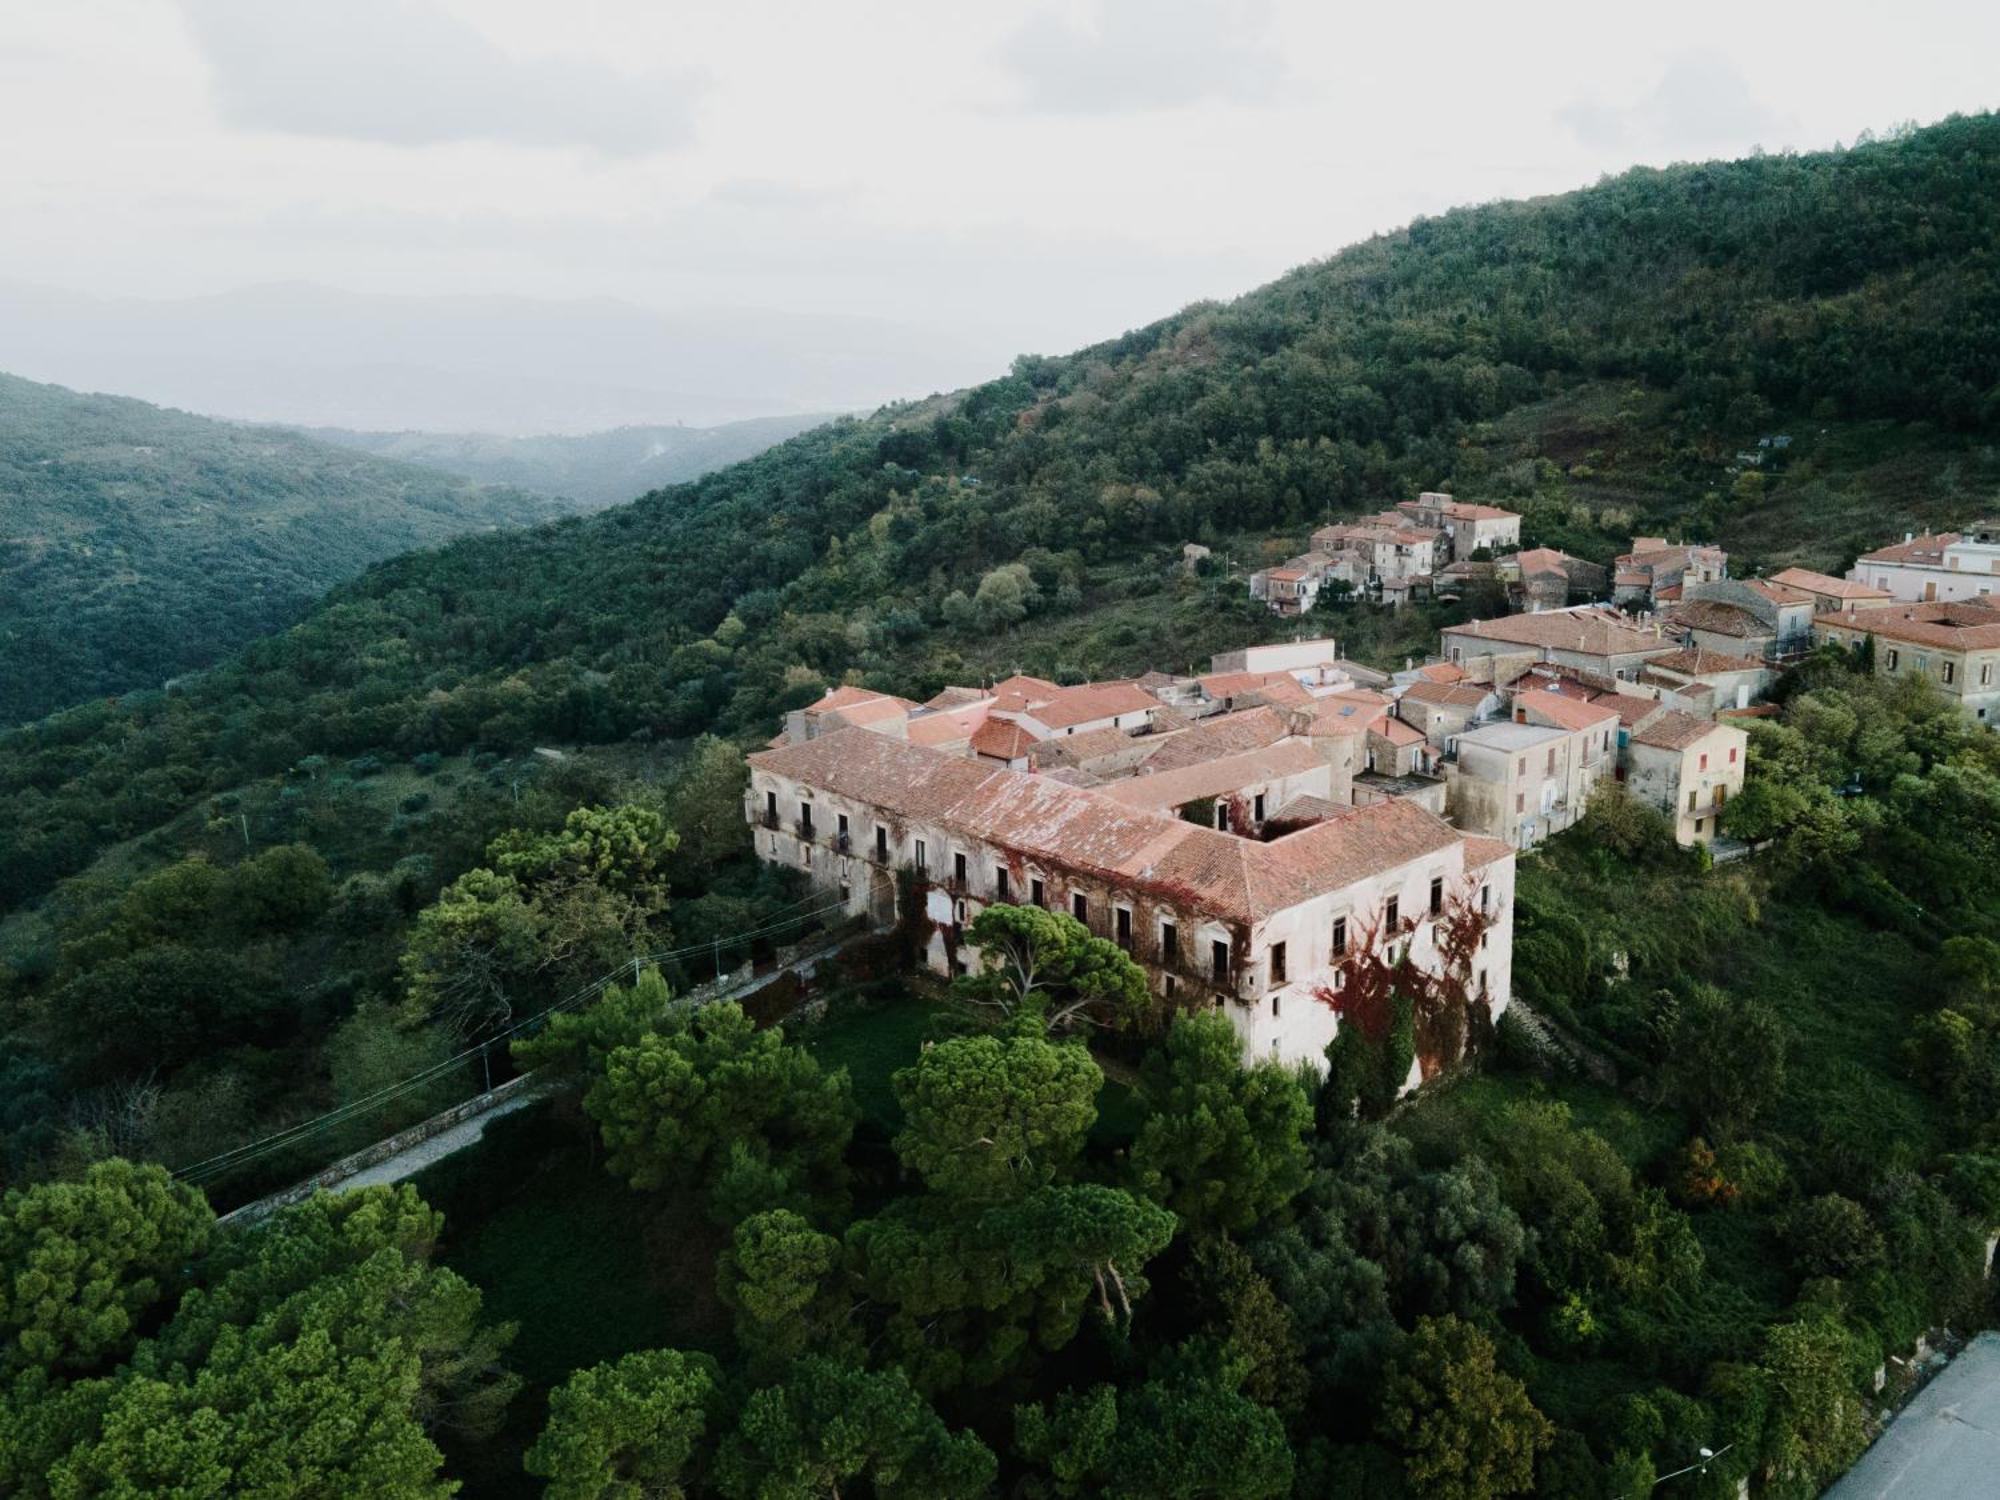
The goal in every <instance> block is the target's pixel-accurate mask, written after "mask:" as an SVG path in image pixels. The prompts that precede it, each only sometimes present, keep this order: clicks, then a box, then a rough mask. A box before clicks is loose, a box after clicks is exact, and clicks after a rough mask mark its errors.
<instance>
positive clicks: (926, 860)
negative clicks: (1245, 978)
mask: <svg viewBox="0 0 2000 1500" xmlns="http://www.w3.org/2000/svg"><path fill="white" fill-rule="evenodd" d="M1262 800H1263V799H1262V798H1261V797H1260V798H1258V801H1259V802H1262ZM764 805H765V813H766V817H765V822H766V824H767V825H768V826H770V827H772V828H776V827H777V826H778V794H777V793H776V792H767V793H765V804H764ZM1259 815H1260V816H1261V809H1260V810H1259ZM837 819H838V821H837V823H836V833H835V837H836V840H837V844H838V847H839V849H840V850H841V851H842V852H846V851H847V848H848V840H849V830H848V817H847V814H846V813H840V814H837ZM798 829H799V834H800V836H801V838H802V839H804V840H806V841H807V842H805V843H804V844H802V845H801V848H800V863H801V864H802V865H803V866H804V867H805V868H807V869H810V868H812V844H811V842H810V840H811V839H812V838H813V835H814V825H813V816H812V803H811V802H809V801H806V800H804V799H801V801H800V802H799V822H798ZM912 844H913V849H912V856H913V857H912V868H913V869H914V870H915V871H916V873H917V874H919V875H926V874H928V873H929V872H930V845H929V841H928V840H926V839H921V838H919V839H915V840H913V841H912ZM772 852H773V853H774V854H775V853H776V852H777V843H776V840H773V841H772ZM875 857H876V859H877V861H878V862H880V863H883V864H886V863H888V859H889V830H888V828H887V827H886V826H885V825H883V824H880V823H878V824H876V825H875ZM951 858H952V877H951V878H952V882H953V885H954V886H955V887H956V889H958V890H961V891H963V890H966V889H968V888H969V886H970V883H971V881H970V873H971V872H970V868H969V861H968V859H967V857H966V855H965V853H964V852H963V851H961V850H954V851H953V852H952V857H951ZM851 894H852V888H851V887H850V885H849V884H848V882H847V881H845V880H843V881H841V883H840V897H841V900H842V901H843V902H845V901H847V900H849V899H850V898H851ZM1027 897H1028V903H1029V904H1030V905H1032V906H1039V907H1043V908H1046V907H1047V906H1048V905H1049V896H1048V886H1047V883H1046V882H1045V881H1044V880H1043V879H1042V877H1041V876H1039V875H1035V876H1030V877H1029V879H1028V891H1027ZM1491 897H1492V888H1491V887H1490V886H1487V885H1481V886H1480V889H1479V909H1480V912H1481V913H1482V915H1483V914H1485V913H1486V912H1487V911H1488V910H1489V904H1490V901H1491ZM1013 899H1014V890H1013V874H1012V872H1011V871H1010V870H1009V869H1008V868H1007V867H1006V866H1005V865H995V866H994V867H993V900H994V901H996V902H1009V901H1012V900H1013ZM1428 906H1429V914H1430V916H1432V917H1433V918H1435V917H1438V916H1441V915H1442V914H1443V912H1444V877H1443V876H1441V875H1434V876H1432V877H1431V882H1430V893H1429V901H1428ZM1069 910H1070V915H1071V916H1073V917H1075V918H1076V920H1077V921H1079V922H1081V923H1082V924H1083V925H1084V926H1086V927H1088V926H1090V918H1091V906H1090V897H1089V895H1088V894H1087V893H1086V892H1084V891H1079V890H1072V891H1071V892H1070V893H1069ZM1111 911H1112V935H1113V939H1114V941H1116V943H1117V944H1118V946H1119V947H1121V948H1123V949H1125V950H1126V951H1128V952H1130V951H1131V949H1132V908H1131V907H1129V906H1119V905H1116V904H1115V903H1114V904H1113V906H1112V908H1111ZM953 915H954V917H955V919H956V921H957V922H958V923H960V924H962V923H963V922H964V921H965V920H966V909H965V903H964V902H963V901H958V902H956V903H955V905H954V908H953ZM1401 929H1402V900H1401V898H1400V897H1398V896H1390V897H1388V898H1387V900H1386V901H1385V902H1384V903H1383V909H1382V931H1383V933H1384V935H1386V936H1388V937H1389V938H1391V939H1392V940H1393V939H1394V937H1395V936H1396V934H1397V933H1398V932H1400V931H1401ZM1328 946H1329V952H1330V959H1331V960H1339V959H1342V958H1345V957H1347V956H1348V955H1349V952H1350V949H1349V946H1348V919H1347V918H1346V917H1344V916H1340V917H1335V918H1334V919H1333V929H1332V936H1331V941H1330V943H1329V945H1328ZM1481 946H1482V947H1483V946H1484V937H1483V936H1482V938H1481ZM1159 955H1160V959H1159V965H1160V967H1162V968H1173V967H1175V966H1177V965H1178V964H1179V962H1180V928H1179V925H1178V924H1177V923H1175V922H1174V921H1172V920H1171V919H1168V918H1162V919H1161V921H1160V942H1159ZM1387 957H1388V962H1389V967H1391V968H1394V967H1395V966H1396V965H1397V963H1398V962H1400V960H1401V958H1402V951H1401V949H1400V947H1399V946H1398V945H1397V944H1396V943H1395V942H1394V941H1391V943H1390V946H1389V949H1388V953H1387ZM1269 964H1270V980H1269V983H1270V986H1271V987H1272V988H1276V987H1278V986H1280V985H1284V984H1287V983H1289V982H1290V978H1289V967H1290V965H1289V953H1288V949H1287V945H1286V944H1285V943H1284V942H1282V941H1281V942H1276V943H1273V944H1272V945H1271V947H1270V954H1269ZM1233 967H1234V965H1233V956H1232V951H1231V946H1230V943H1229V942H1228V940H1227V939H1223V938H1216V939H1213V940H1211V941H1210V943H1209V964H1208V972H1209V978H1210V979H1211V980H1212V981H1213V982H1214V983H1215V984H1218V985H1226V984H1228V983H1229V981H1230V977H1231V973H1232V969H1233ZM1346 980H1347V975H1346V973H1345V972H1344V971H1339V972H1336V973H1335V975H1334V988H1335V989H1336V990H1338V989H1343V988H1345V986H1346ZM1168 983H1169V990H1168V993H1169V994H1171V993H1172V988H1171V986H1172V980H1171V978H1170V979H1169V981H1168ZM1481 988H1482V992H1483V990H1484V976H1483V974H1482V976H1481Z"/></svg>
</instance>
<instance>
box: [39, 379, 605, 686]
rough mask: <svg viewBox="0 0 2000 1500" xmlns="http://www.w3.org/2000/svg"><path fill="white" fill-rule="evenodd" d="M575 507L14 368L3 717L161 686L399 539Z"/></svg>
mask: <svg viewBox="0 0 2000 1500" xmlns="http://www.w3.org/2000/svg"><path fill="white" fill-rule="evenodd" d="M572 509H573V508H572V507H566V506H564V505H562V504H560V503H558V502H556V501H553V500H550V499H548V498H546V497H544V496H541V495H535V494H529V493H527V492H526V491H524V490H519V489H512V488H507V487H496V486H482V485H477V484H473V483H471V482H469V481H467V480H465V479H463V478H460V477H458V476H456V475H452V474H444V473H440V472H438V471H437V470H435V469H427V468H420V467H418V466H416V465H414V464H409V463H398V462H391V461H388V460H385V459H379V458H375V457H371V456H368V455H365V454H357V453H355V452H352V451H350V450H349V449H346V448H341V447H336V446H333V445H332V444H328V443H321V442H315V441H313V440H312V439H310V438H307V437H304V436H302V435H300V434H298V433H295V432H290V431H286V430H283V429H280V428H270V427H249V426H242V425H239V424H236V423H231V422H218V421H214V420H211V419H210V418H207V417H196V416H190V415H188V414H187V413H186V412H178V411H168V410H164V409H162V408H160V407H157V406H150V405H148V404H146V403H145V402H143V401H134V400H130V399H128V398H126V397H122V396H103V395H85V394H81V393H79V392H76V391H71V390H66V389H64V388H63V387H61V386H54V385H40V384H37V383H35V382H33V381H28V380H22V379H19V378H17V377H15V376H11V375H0V725H7V724H13V723H18V722H20V721H22V720H25V719H31V718H36V717H39V716H41V715H43V714H46V713H50V712H53V711H54V710H56V709H60V708H66V707H68V706H70V705H71V704H75V703H81V702H84V701H86V700H88V699H91V698H94V697H100V696H103V695H105V694H113V693H120V692H124V691H127V690H130V689H133V688H139V687H158V686H159V685H160V683H161V682H162V681H163V680H165V679H167V678H170V677H173V676H175V675H176V674H178V673H181V672H186V671H190V670H192V669H194V668H197V667H202V666H206V665H208V664H209V663H210V662H213V661H215V660H216V659H218V658H219V657H222V656H224V655H226V654H227V653H228V652H230V651H232V650H234V649H235V648H236V647H238V646H240V645H242V644H243V643H244V642H246V641H250V640H254V639H256V638H257V637H258V636H261V635H266V634H268V633H269V632H271V631H273V630H277V629H280V628H282V627H283V626H285V625H288V624H290V623H291V622H292V621H293V620H294V619H296V618H297V617H298V615H299V614H300V613H301V612H302V611H303V610H304V609H305V608H306V606H308V605H309V604H311V603H312V602H313V600H315V599H317V598H318V597H319V596H320V595H321V594H323V593H324V592H325V591H326V590H327V589H328V588H329V587H331V586H332V585H333V584H336V583H339V582H341V581H343V580H345V579H347V578H350V577H352V576H354V575H355V574H357V573H359V572H361V571H362V570H363V569H364V568H366V567H367V566H368V565H369V564H371V563H375V562H379V561H381V560H382V559H383V558H386V557H390V556H393V555H394V554H396V553H398V552H406V551H409V550H410V549H411V548H413V547H424V546H429V545H432V544H435V543H438V542H442V541H446V540H448V539H450V538H452V537H455V536H462V535H464V534H466V533H468V532H474V531H491V530H497V529H500V528H503V527H514V526H523V525H529V524H532V523H534V522H538V521H544V520H549V519H552V518H554V517H557V516H561V515H565V514H569V513H571V511H572Z"/></svg>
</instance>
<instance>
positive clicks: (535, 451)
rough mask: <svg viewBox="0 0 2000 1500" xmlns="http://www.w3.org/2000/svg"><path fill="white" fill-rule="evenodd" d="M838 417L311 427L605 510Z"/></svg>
mask: <svg viewBox="0 0 2000 1500" xmlns="http://www.w3.org/2000/svg"><path fill="white" fill-rule="evenodd" d="M831 420H833V417H832V414H830V413H801V414H799V415H796V416H792V415H786V416H775V417H752V418H749V419H748V420H746V421H741V422H725V423H723V424H722V425H720V426H716V427H685V426H671V427H667V426H650V427H614V428H612V429H611V430H610V431H608V432H591V433H583V434H579V435H574V436H572V435H569V434H561V433H557V434H548V435H545V436H541V437H504V436H499V435H495V434H490V433H477V432H354V431H351V430H349V429H347V428H344V427H307V428H301V429H300V430H301V431H302V432H304V433H305V435H306V436H307V437H310V438H314V439H317V440H318V441H321V442H327V443H335V444H338V445H339V446H340V447H343V448H354V449H358V450H359V451H361V452H363V453H372V454H374V455H375V456H376V457H377V458H389V459H395V460H397V461H399V462H403V463H419V464H427V465H429V466H430V467H432V468H435V469H443V470H444V471H445V472H446V473H450V474H459V475H462V476H464V477H465V478H467V479H471V480H474V481H475V482H477V483H479V484H499V485H515V486H518V487H519V488H521V489H524V490H532V491H534V492H535V493H537V494H541V495H548V496H552V497H560V498H562V499H565V500H571V501H574V502H576V503H577V504H578V505H581V506H584V507H586V508H589V509H592V510H596V509H600V508H602V507H604V506H607V505H617V504H621V503H622V502H624V501H627V500H636V499H637V498H638V497H639V496H641V495H643V494H645V493H647V492H648V491H650V490H656V489H661V488H663V487H665V486H667V485H670V484H681V483H684V482H686V481H687V480H690V479H699V478H700V477H701V476H702V475H704V474H708V473H711V472H713V471H714V470H716V469H722V468H727V467H728V466H729V465H730V464H733V463H740V462H741V461H742V460H744V459H746V458H754V457H756V456H757V455H758V454H759V453H762V452H763V451H764V450H765V449H766V448H769V447H770V446H772V445H773V444H774V443H782V442H784V441H785V440H786V439H787V438H793V437H797V436H798V435H799V434H800V433H802V432H805V431H807V430H809V429H811V428H814V427H817V426H819V425H820V424H821V423H823V422H829V421H831Z"/></svg>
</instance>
